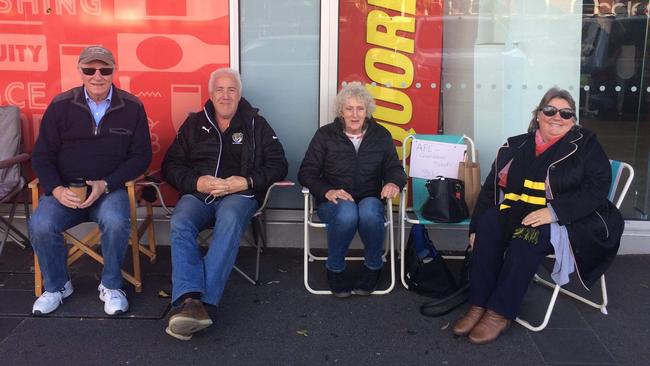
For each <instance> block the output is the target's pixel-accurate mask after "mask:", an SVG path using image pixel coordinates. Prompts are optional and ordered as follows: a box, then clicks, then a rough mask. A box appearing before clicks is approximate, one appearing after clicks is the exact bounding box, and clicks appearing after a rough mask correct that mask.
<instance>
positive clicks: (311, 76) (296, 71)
mask: <svg viewBox="0 0 650 366" xmlns="http://www.w3.org/2000/svg"><path fill="white" fill-rule="evenodd" d="M239 5H240V69H241V74H242V83H243V90H244V97H245V98H246V99H248V100H249V101H250V102H251V104H253V106H255V107H257V108H259V109H260V114H262V115H263V116H264V117H265V118H266V119H267V120H268V121H269V123H270V124H271V126H272V127H273V129H274V130H275V132H276V133H277V135H278V136H279V138H280V140H281V141H282V145H283V146H284V150H285V153H286V156H287V160H288V162H289V174H288V177H287V178H288V179H291V180H292V181H294V182H296V186H295V187H294V188H293V189H282V190H277V191H276V192H274V193H273V195H272V197H271V202H270V204H269V207H272V208H301V207H302V204H303V203H302V195H301V194H300V187H299V185H298V184H297V183H298V181H297V178H296V175H297V172H298V168H299V167H300V163H301V161H302V158H303V156H304V155H305V150H306V149H307V144H308V141H309V139H311V136H313V135H314V132H316V129H317V128H318V125H319V122H318V112H319V109H318V100H319V99H318V90H319V34H320V25H319V24H320V23H319V16H320V1H316V0H306V1H290V0H242V1H240V3H239Z"/></svg>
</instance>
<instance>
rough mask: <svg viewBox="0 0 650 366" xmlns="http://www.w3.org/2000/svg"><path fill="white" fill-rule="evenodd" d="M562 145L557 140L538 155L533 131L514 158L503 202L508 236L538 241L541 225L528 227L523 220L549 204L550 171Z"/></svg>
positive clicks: (501, 211) (502, 214)
mask: <svg viewBox="0 0 650 366" xmlns="http://www.w3.org/2000/svg"><path fill="white" fill-rule="evenodd" d="M558 146H559V144H558V143H555V144H553V145H552V146H551V147H549V148H548V149H547V150H546V151H544V152H543V153H542V154H541V155H539V156H537V157H535V136H534V134H531V135H530V137H529V138H528V139H527V140H526V143H525V144H524V145H523V146H522V147H521V148H520V149H519V150H518V151H517V153H515V155H514V157H513V158H512V164H510V168H509V169H508V181H507V183H506V187H505V189H504V200H503V202H501V204H500V205H499V218H500V222H501V226H502V229H503V230H502V232H503V233H504V239H507V240H508V241H509V240H510V239H511V238H512V239H514V238H522V239H524V240H526V241H529V242H531V243H532V244H537V241H538V239H539V228H533V227H531V226H524V225H522V224H521V220H523V219H524V217H526V215H528V214H529V213H530V212H533V211H535V210H539V209H540V208H544V207H546V173H547V170H548V167H549V165H550V164H551V163H552V160H551V159H552V157H553V155H555V152H556V151H557V148H558Z"/></svg>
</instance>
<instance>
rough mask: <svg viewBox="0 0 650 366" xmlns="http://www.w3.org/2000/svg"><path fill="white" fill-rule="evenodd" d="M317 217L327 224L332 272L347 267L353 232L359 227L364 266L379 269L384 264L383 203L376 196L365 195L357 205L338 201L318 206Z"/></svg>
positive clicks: (328, 265) (329, 267)
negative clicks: (346, 259)
mask: <svg viewBox="0 0 650 366" xmlns="http://www.w3.org/2000/svg"><path fill="white" fill-rule="evenodd" d="M317 211H318V217H320V219H321V220H322V221H323V222H324V223H326V224H327V247H328V251H327V263H326V264H325V266H326V267H327V269H329V270H330V271H332V272H342V271H344V270H345V255H346V253H347V252H348V248H349V247H350V242H351V241H352V239H353V238H354V234H355V233H356V232H357V230H359V236H360V237H361V241H362V242H363V247H364V258H365V265H366V267H368V268H369V269H372V270H377V269H380V268H381V267H382V266H383V265H384V261H383V260H382V258H381V255H382V250H383V245H384V235H385V233H384V230H385V229H384V222H385V221H386V219H385V218H384V211H385V210H384V204H383V202H382V201H381V200H379V199H378V198H375V197H366V198H364V199H362V200H361V201H359V203H358V204H357V203H356V202H353V201H344V200H339V201H338V203H337V204H334V203H332V202H329V201H328V202H323V203H321V204H320V205H318V209H317Z"/></svg>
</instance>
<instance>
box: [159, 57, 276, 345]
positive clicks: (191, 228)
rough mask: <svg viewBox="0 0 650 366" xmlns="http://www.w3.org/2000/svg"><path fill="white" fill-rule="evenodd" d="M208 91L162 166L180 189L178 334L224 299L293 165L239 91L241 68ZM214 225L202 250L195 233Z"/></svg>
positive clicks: (187, 335)
mask: <svg viewBox="0 0 650 366" xmlns="http://www.w3.org/2000/svg"><path fill="white" fill-rule="evenodd" d="M208 90H209V92H210V100H208V101H207V102H206V103H205V106H204V108H203V110H201V111H199V112H196V113H192V114H190V116H189V117H188V118H187V119H186V120H185V122H184V123H183V125H182V126H181V127H180V129H179V130H178V134H177V135H176V139H175V140H174V142H173V143H172V145H171V146H170V148H169V150H168V151H167V154H166V156H165V160H164V161H163V165H162V170H163V176H164V178H165V180H166V181H167V182H169V183H170V184H171V185H172V186H174V188H176V189H177V190H178V191H179V192H180V194H181V199H180V200H179V201H178V204H177V205H176V208H175V209H174V214H173V215H172V219H171V242H172V267H173V271H172V305H173V306H174V309H173V311H172V313H171V316H170V318H169V324H168V326H167V329H166V332H167V334H169V335H171V336H172V337H175V338H177V339H181V340H189V339H191V338H192V334H193V333H195V332H197V331H199V330H201V329H204V328H206V327H208V326H210V325H211V324H212V320H211V319H210V316H209V315H208V314H207V312H206V310H205V308H204V306H203V304H204V303H205V304H209V305H215V306H216V305H217V304H218V303H219V300H220V299H221V296H222V294H223V290H224V287H225V285H226V281H227V280H228V276H229V275H230V271H231V270H232V267H233V265H234V263H235V257H236V256H237V251H238V248H239V241H240V239H241V236H242V235H243V233H244V230H245V229H246V226H247V225H248V223H249V221H250V219H251V217H252V216H253V214H254V213H255V211H256V210H257V208H258V207H259V205H260V203H261V202H262V200H263V198H264V194H265V193H266V190H267V189H268V188H269V187H270V186H271V185H272V184H273V183H275V182H277V181H279V180H282V179H283V178H284V177H285V176H286V174H287V169H288V167H287V160H286V158H285V156H284V150H283V148H282V145H281V144H280V141H279V140H278V138H277V136H276V135H275V132H274V131H273V129H272V128H271V126H269V124H268V122H266V120H265V119H264V117H262V116H260V115H259V114H258V113H257V111H258V110H257V109H255V108H253V107H252V106H251V105H250V104H249V103H248V102H247V101H246V100H245V99H243V98H242V97H241V80H240V78H239V74H238V73H237V71H236V70H233V69H227V68H223V69H219V70H217V71H215V72H213V73H212V75H210V81H209V83H208ZM210 226H214V230H213V235H212V240H211V242H210V248H209V250H208V252H207V254H206V255H205V256H202V255H201V252H200V250H199V246H198V242H197V240H196V238H197V235H198V234H199V232H201V231H202V230H204V229H206V228H208V227H210Z"/></svg>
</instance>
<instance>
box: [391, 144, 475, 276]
mask: <svg viewBox="0 0 650 366" xmlns="http://www.w3.org/2000/svg"><path fill="white" fill-rule="evenodd" d="M414 139H418V140H426V141H435V142H445V143H450V144H459V145H466V146H467V153H468V154H470V157H471V161H472V162H476V149H475V148H474V141H473V140H472V139H471V138H469V137H467V136H465V135H408V136H406V138H405V139H404V141H403V142H402V165H403V166H404V171H406V172H407V176H408V182H407V184H406V187H405V188H404V189H403V190H402V192H401V194H400V204H399V226H400V279H401V280H402V285H404V287H405V288H408V285H407V284H406V281H405V279H404V276H405V273H404V254H405V253H406V251H405V246H406V224H407V223H408V224H411V225H413V224H424V225H429V226H431V225H452V226H459V225H461V226H462V225H465V226H467V225H469V219H467V220H464V221H461V222H459V223H454V224H449V223H437V222H433V221H429V220H427V219H425V218H424V217H422V212H421V209H420V208H421V207H422V204H423V203H424V202H425V201H426V199H427V197H428V195H429V193H428V191H427V188H426V186H425V184H426V181H427V180H426V179H422V178H417V177H411V175H410V172H409V169H407V166H406V159H407V153H406V152H407V149H408V148H409V147H410V146H411V144H412V143H413V140H414ZM409 185H410V187H411V188H410V189H411V192H412V194H411V196H412V206H411V207H407V206H408V187H409ZM446 258H454V259H462V257H457V256H450V257H446Z"/></svg>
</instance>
